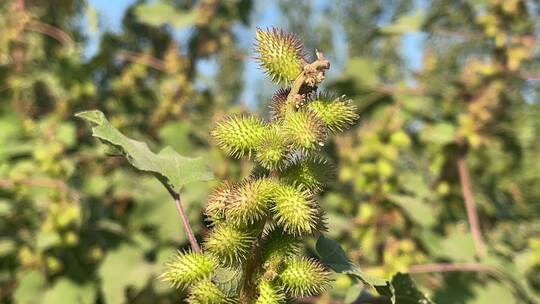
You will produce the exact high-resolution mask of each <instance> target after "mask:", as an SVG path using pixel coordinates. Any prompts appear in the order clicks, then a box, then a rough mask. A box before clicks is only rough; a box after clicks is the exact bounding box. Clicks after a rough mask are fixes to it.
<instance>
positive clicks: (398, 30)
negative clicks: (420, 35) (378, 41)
mask: <svg viewBox="0 0 540 304" xmlns="http://www.w3.org/2000/svg"><path fill="white" fill-rule="evenodd" d="M424 19H425V12H424V11H422V10H418V11H416V12H414V13H413V14H410V15H406V16H402V17H400V18H398V19H397V20H396V22H394V23H392V24H390V25H387V26H383V27H381V28H380V30H381V32H383V33H385V34H392V35H400V34H405V33H411V32H418V31H419V30H420V29H421V28H422V24H423V23H424Z"/></svg>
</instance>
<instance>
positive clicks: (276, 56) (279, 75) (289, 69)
mask: <svg viewBox="0 0 540 304" xmlns="http://www.w3.org/2000/svg"><path fill="white" fill-rule="evenodd" d="M255 38H256V39H257V44H256V46H255V50H256V51H257V53H258V54H259V57H258V58H257V59H258V61H259V63H260V64H261V67H262V68H263V69H264V70H265V71H266V74H267V75H268V76H269V77H270V79H272V81H274V82H275V83H277V84H289V83H291V82H292V81H293V80H295V79H296V77H298V75H300V73H301V72H302V60H303V57H304V53H303V45H302V43H301V42H300V40H298V39H297V38H296V36H294V35H292V34H289V33H286V32H284V31H283V30H278V29H275V28H272V29H269V30H262V29H257V32H256V35H255Z"/></svg>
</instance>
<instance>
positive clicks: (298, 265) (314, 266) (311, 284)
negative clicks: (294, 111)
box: [279, 257, 330, 297]
mask: <svg viewBox="0 0 540 304" xmlns="http://www.w3.org/2000/svg"><path fill="white" fill-rule="evenodd" d="M279 281H280V282H281V283H282V285H283V287H284V288H285V291H286V292H287V293H289V294H290V295H291V296H293V297H304V296H313V295H317V294H320V293H321V292H323V291H324V290H325V289H326V288H327V287H328V285H329V281H330V279H329V273H328V272H327V271H326V270H325V269H324V267H323V266H322V265H321V264H320V263H319V262H317V261H315V260H313V259H308V258H305V257H296V258H292V259H289V260H287V261H286V262H285V267H284V269H283V271H282V272H281V273H280V274H279Z"/></svg>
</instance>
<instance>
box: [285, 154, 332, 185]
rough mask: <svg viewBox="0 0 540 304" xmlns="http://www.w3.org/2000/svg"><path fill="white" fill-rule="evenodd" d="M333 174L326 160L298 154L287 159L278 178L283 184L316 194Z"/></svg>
mask: <svg viewBox="0 0 540 304" xmlns="http://www.w3.org/2000/svg"><path fill="white" fill-rule="evenodd" d="M334 174H335V173H334V169H333V168H332V166H331V165H330V164H329V163H328V161H327V160H326V159H324V158H322V157H320V156H314V155H307V156H306V155H300V154H298V155H295V156H294V157H292V158H291V159H289V161H288V162H287V164H286V166H285V168H284V169H283V170H282V171H281V174H280V176H281V179H282V180H283V181H284V182H285V183H288V184H293V185H300V186H302V187H304V188H306V189H308V190H310V191H311V192H318V191H321V190H322V188H323V186H324V185H325V184H326V183H327V182H328V181H329V180H330V179H331V177H332V176H334Z"/></svg>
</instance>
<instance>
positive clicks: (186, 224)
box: [169, 189, 201, 252]
mask: <svg viewBox="0 0 540 304" xmlns="http://www.w3.org/2000/svg"><path fill="white" fill-rule="evenodd" d="M169 192H170V193H171V195H172V197H173V198H174V202H175V204H176V209H177V210H178V213H179V214H180V218H181V219H182V225H184V230H185V231H186V234H187V236H188V239H189V243H190V245H191V249H192V250H193V251H195V252H201V248H200V247H199V243H198V242H197V239H196V238H195V234H194V233H193V229H192V228H191V225H190V224H189V219H188V217H187V215H186V212H185V211H184V208H183V207H182V202H181V199H180V193H177V192H174V191H172V190H170V189H169Z"/></svg>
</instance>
